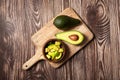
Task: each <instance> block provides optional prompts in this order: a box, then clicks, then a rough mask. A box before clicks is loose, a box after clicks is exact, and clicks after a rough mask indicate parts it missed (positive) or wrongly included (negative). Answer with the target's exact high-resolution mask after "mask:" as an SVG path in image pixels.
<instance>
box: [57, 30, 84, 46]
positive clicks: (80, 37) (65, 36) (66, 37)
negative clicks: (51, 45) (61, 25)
mask: <svg viewBox="0 0 120 80" xmlns="http://www.w3.org/2000/svg"><path fill="white" fill-rule="evenodd" d="M70 35H77V36H78V40H75V41H74V40H72V39H70V38H69V36H70ZM55 36H56V38H57V39H61V40H63V41H66V42H69V43H71V44H75V45H78V44H80V43H82V42H83V40H84V36H83V34H82V33H81V32H79V31H76V30H70V31H65V32H60V33H57V34H55Z"/></svg>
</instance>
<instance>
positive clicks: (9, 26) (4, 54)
mask: <svg viewBox="0 0 120 80" xmlns="http://www.w3.org/2000/svg"><path fill="white" fill-rule="evenodd" d="M67 7H71V8H73V9H74V10H75V11H76V12H77V13H78V14H79V15H80V16H81V18H82V19H83V20H84V21H85V22H86V24H87V25H88V27H89V28H90V29H91V31H92V32H93V33H94V35H95V38H94V39H93V40H92V41H91V42H90V43H89V44H88V45H87V46H86V47H84V48H83V49H82V50H80V51H78V52H77V54H76V55H75V56H73V57H72V58H71V59H70V60H68V61H67V62H66V63H65V64H64V65H63V66H61V67H60V68H58V69H54V68H53V67H51V66H50V65H49V63H48V62H45V61H42V62H38V63H37V64H35V65H34V66H33V67H32V68H31V69H30V70H28V71H24V70H22V65H23V63H24V62H25V61H27V60H28V59H30V58H31V57H32V56H33V55H34V53H35V46H34V45H33V44H32V42H31V36H32V35H33V34H34V33H35V32H37V31H38V30H39V29H41V28H42V27H43V25H45V24H46V23H47V22H48V21H49V20H51V19H52V18H53V17H55V16H56V15H57V14H59V13H60V12H61V11H63V10H64V9H65V8H67ZM51 31H52V30H51ZM45 35H47V34H45ZM119 57H120V1H119V0H0V80H120V65H119V64H120V58H119Z"/></svg>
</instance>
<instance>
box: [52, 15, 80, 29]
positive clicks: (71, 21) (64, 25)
mask: <svg viewBox="0 0 120 80" xmlns="http://www.w3.org/2000/svg"><path fill="white" fill-rule="evenodd" d="M53 24H54V25H55V26H56V27H57V28H59V29H69V28H71V27H74V26H77V25H79V24H80V20H79V19H75V18H72V17H69V16H66V15H60V16H57V17H56V18H55V19H54V22H53Z"/></svg>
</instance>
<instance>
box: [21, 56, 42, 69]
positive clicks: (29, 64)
mask: <svg viewBox="0 0 120 80" xmlns="http://www.w3.org/2000/svg"><path fill="white" fill-rule="evenodd" d="M43 59H44V57H43V55H39V54H35V55H34V56H33V57H32V58H30V59H29V60H28V61H27V62H25V63H24V64H23V66H22V69H23V70H27V69H29V68H30V67H32V66H33V65H34V64H35V63H36V62H38V61H40V60H43Z"/></svg>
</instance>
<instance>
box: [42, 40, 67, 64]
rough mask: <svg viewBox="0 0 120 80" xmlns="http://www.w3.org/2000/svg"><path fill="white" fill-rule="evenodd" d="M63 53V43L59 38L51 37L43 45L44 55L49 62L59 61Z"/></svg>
mask: <svg viewBox="0 0 120 80" xmlns="http://www.w3.org/2000/svg"><path fill="white" fill-rule="evenodd" d="M64 55H65V44H64V42H62V41H61V40H57V39H51V40H49V41H48V42H47V43H46V44H45V47H44V56H45V58H46V59H47V60H49V61H51V62H59V61H61V60H62V59H63V57H64Z"/></svg>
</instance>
